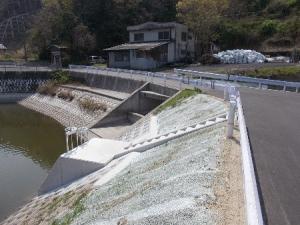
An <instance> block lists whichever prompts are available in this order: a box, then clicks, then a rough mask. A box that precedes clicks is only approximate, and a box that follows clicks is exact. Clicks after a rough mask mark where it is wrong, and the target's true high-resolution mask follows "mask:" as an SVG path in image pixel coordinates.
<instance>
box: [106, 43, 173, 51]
mask: <svg viewBox="0 0 300 225" xmlns="http://www.w3.org/2000/svg"><path fill="white" fill-rule="evenodd" d="M168 43H169V42H145V43H126V44H122V45H117V46H114V47H111V48H107V49H104V51H125V50H140V51H150V50H152V49H154V48H157V47H160V46H162V45H166V44H168Z"/></svg>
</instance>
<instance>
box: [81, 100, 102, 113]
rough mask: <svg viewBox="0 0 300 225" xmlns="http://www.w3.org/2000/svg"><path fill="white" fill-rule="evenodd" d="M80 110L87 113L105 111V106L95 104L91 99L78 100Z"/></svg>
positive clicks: (98, 103)
mask: <svg viewBox="0 0 300 225" xmlns="http://www.w3.org/2000/svg"><path fill="white" fill-rule="evenodd" d="M78 102H79V106H80V108H82V109H83V110H86V111H88V112H96V111H103V112H106V111H107V106H106V105H105V104H103V103H100V102H96V101H95V100H93V99H91V98H82V99H79V100H78Z"/></svg>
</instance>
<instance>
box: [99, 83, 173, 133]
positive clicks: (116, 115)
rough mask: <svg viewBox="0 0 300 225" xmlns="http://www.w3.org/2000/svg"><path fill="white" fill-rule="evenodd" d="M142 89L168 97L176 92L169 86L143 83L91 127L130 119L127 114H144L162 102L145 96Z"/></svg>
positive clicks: (104, 125)
mask: <svg viewBox="0 0 300 225" xmlns="http://www.w3.org/2000/svg"><path fill="white" fill-rule="evenodd" d="M142 91H151V92H155V93H157V94H162V95H168V96H170V97H171V96H173V95H174V94H176V93H177V90H174V89H171V88H167V87H162V86H159V85H155V84H150V83H147V84H144V85H143V86H142V87H141V88H139V89H138V90H136V91H135V92H134V93H133V94H132V95H131V96H130V97H129V98H128V99H126V100H124V101H123V102H122V103H121V104H120V105H119V106H117V107H116V108H115V109H114V110H113V111H111V112H110V113H108V114H107V115H106V116H104V117H103V118H102V119H101V120H100V121H99V123H97V124H95V125H94V126H93V128H100V127H107V126H110V125H114V124H116V123H119V122H120V121H124V120H126V121H130V120H129V116H130V115H129V114H131V113H138V114H141V115H146V114H147V113H149V112H150V111H152V110H153V109H155V108H156V107H157V106H159V105H160V104H162V103H163V100H160V99H153V98H149V97H146V96H145V95H144V94H143V93H142Z"/></svg>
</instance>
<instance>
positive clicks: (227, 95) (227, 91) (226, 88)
mask: <svg viewBox="0 0 300 225" xmlns="http://www.w3.org/2000/svg"><path fill="white" fill-rule="evenodd" d="M224 101H226V102H228V101H229V87H228V86H226V87H225V88H224Z"/></svg>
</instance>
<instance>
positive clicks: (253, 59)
mask: <svg viewBox="0 0 300 225" xmlns="http://www.w3.org/2000/svg"><path fill="white" fill-rule="evenodd" d="M214 56H215V57H216V58H218V59H219V60H220V61H221V63H223V64H245V63H264V62H265V61H266V57H265V56H264V55H263V54H261V53H259V52H256V51H253V50H243V49H236V50H228V51H225V52H219V53H218V54H215V55H214Z"/></svg>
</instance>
